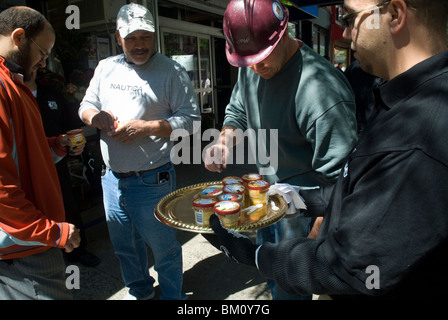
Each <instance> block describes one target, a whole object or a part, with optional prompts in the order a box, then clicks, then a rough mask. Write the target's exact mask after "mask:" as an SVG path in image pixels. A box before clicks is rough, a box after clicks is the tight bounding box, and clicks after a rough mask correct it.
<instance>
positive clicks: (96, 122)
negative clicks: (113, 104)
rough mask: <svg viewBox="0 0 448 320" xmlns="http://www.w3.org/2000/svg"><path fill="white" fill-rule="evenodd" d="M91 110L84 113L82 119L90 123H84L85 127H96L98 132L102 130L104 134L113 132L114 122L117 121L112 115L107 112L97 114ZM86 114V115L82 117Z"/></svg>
mask: <svg viewBox="0 0 448 320" xmlns="http://www.w3.org/2000/svg"><path fill="white" fill-rule="evenodd" d="M95 112H97V111H94V110H91V109H88V110H86V111H84V113H83V119H85V118H89V119H90V120H89V122H90V123H86V124H87V125H90V126H93V127H97V128H98V129H100V130H104V131H105V132H113V131H114V121H115V120H116V119H117V118H116V117H115V116H114V115H113V113H112V112H111V111H109V110H105V111H100V112H97V113H95ZM84 114H86V115H84Z"/></svg>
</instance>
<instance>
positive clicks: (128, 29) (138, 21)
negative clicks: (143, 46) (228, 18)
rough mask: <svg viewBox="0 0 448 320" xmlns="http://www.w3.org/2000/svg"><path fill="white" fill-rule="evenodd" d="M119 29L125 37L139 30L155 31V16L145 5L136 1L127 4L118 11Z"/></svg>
mask: <svg viewBox="0 0 448 320" xmlns="http://www.w3.org/2000/svg"><path fill="white" fill-rule="evenodd" d="M117 30H118V32H120V36H121V37H122V38H123V39H124V38H126V37H127V36H128V35H129V34H131V33H132V32H134V31H137V30H143V31H149V32H154V31H155V28H154V18H153V16H152V14H151V12H150V11H149V10H148V9H147V8H145V7H144V6H142V5H139V4H136V3H131V4H127V5H124V6H122V7H121V9H120V11H119V12H118V15H117Z"/></svg>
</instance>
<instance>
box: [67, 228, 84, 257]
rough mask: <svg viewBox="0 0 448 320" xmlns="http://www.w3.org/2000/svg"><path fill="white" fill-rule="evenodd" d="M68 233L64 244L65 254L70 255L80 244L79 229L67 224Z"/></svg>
mask: <svg viewBox="0 0 448 320" xmlns="http://www.w3.org/2000/svg"><path fill="white" fill-rule="evenodd" d="M69 227H70V231H69V232H68V239H67V242H66V243H65V247H64V249H65V252H67V253H70V252H72V251H73V250H74V249H76V248H78V247H79V245H80V244H81V236H80V234H79V229H78V228H76V227H75V226H74V225H73V224H69Z"/></svg>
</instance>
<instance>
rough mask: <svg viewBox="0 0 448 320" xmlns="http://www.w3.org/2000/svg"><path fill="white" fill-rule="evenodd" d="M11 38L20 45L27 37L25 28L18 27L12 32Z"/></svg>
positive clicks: (16, 44)
mask: <svg viewBox="0 0 448 320" xmlns="http://www.w3.org/2000/svg"><path fill="white" fill-rule="evenodd" d="M11 39H12V41H13V43H14V45H15V46H17V47H18V46H19V45H20V43H21V42H22V41H24V40H25V39H26V36H25V30H24V29H23V28H17V29H15V30H14V31H13V32H12V33H11Z"/></svg>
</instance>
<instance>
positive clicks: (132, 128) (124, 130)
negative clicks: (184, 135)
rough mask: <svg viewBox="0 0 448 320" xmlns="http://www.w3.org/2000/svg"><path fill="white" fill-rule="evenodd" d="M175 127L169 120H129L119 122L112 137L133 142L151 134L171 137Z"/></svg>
mask: <svg viewBox="0 0 448 320" xmlns="http://www.w3.org/2000/svg"><path fill="white" fill-rule="evenodd" d="M172 131H173V129H172V128H171V125H170V123H169V122H168V121H167V120H149V121H146V120H139V119H133V120H127V121H120V122H117V125H116V127H115V130H114V131H111V132H109V135H110V136H111V137H114V138H115V139H117V140H118V141H121V142H123V143H131V142H133V141H137V140H140V139H142V138H145V137H149V136H156V137H169V136H170V134H171V132H172Z"/></svg>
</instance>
